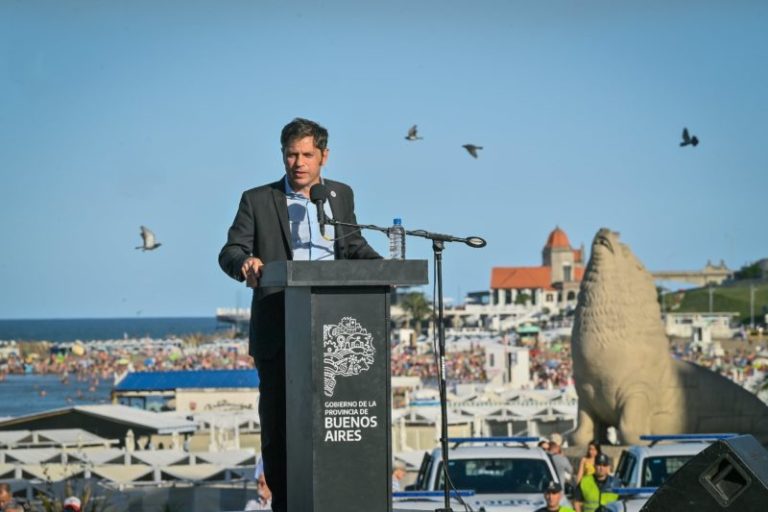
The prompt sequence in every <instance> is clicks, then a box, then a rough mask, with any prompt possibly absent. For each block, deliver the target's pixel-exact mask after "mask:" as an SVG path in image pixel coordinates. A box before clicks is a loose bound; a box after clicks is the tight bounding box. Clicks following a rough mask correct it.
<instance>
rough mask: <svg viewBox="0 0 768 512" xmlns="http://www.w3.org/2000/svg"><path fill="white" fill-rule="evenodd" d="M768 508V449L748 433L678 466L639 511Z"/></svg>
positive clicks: (714, 445) (724, 442)
mask: <svg viewBox="0 0 768 512" xmlns="http://www.w3.org/2000/svg"><path fill="white" fill-rule="evenodd" d="M683 510H691V511H695V512H709V511H717V512H721V511H722V510H732V511H739V512H746V511H753V510H754V511H764V510H768V451H766V449H765V448H763V447H762V446H761V445H760V443H758V442H757V439H755V438H754V437H752V436H749V435H747V436H738V437H733V438H731V439H725V440H722V441H717V442H716V443H714V444H712V445H711V446H709V447H707V448H706V449H705V450H704V451H702V452H701V453H699V454H698V455H696V456H695V457H694V458H692V459H691V460H689V461H688V462H687V463H686V464H685V465H684V466H683V467H681V468H680V469H678V470H677V471H676V472H675V473H674V474H673V475H672V476H671V477H669V480H667V481H666V482H664V485H662V486H661V487H659V488H658V489H657V490H656V492H655V493H654V494H653V496H651V497H650V499H649V500H648V501H647V502H646V503H645V505H644V506H643V508H642V509H641V510H640V512H675V511H683Z"/></svg>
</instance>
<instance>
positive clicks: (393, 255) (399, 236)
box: [387, 218, 405, 260]
mask: <svg viewBox="0 0 768 512" xmlns="http://www.w3.org/2000/svg"><path fill="white" fill-rule="evenodd" d="M387 236H388V237H389V259H391V260H404V259H405V228H403V221H402V220H401V219H399V218H397V219H395V220H393V221H392V227H391V228H389V230H388V231H387Z"/></svg>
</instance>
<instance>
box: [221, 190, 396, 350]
mask: <svg viewBox="0 0 768 512" xmlns="http://www.w3.org/2000/svg"><path fill="white" fill-rule="evenodd" d="M323 183H324V184H325V186H326V188H327V189H328V193H329V197H328V203H329V205H330V208H331V212H332V215H333V218H334V219H336V220H338V221H341V222H350V223H357V219H356V217H355V200H354V195H353V193H352V189H351V188H350V187H349V186H347V185H345V184H343V183H340V182H338V181H332V180H325V179H324V180H323ZM334 229H335V238H336V242H335V243H334V250H335V252H336V259H378V258H381V256H380V255H379V254H378V253H377V252H376V251H375V250H374V249H373V248H372V247H371V246H369V245H368V242H367V241H366V240H365V238H363V236H362V235H361V234H360V231H359V230H356V229H353V228H349V227H344V226H334ZM250 256H254V257H256V258H259V259H261V261H263V262H264V263H265V264H266V263H270V262H272V261H286V260H291V259H292V258H293V251H292V249H291V236H290V221H289V219H288V204H287V201H286V198H285V181H284V178H280V179H279V180H278V181H276V182H274V183H270V184H269V185H263V186H261V187H256V188H252V189H250V190H246V191H245V192H243V196H242V198H241V199H240V206H239V207H238V209H237V214H236V215H235V220H234V222H233V223H232V227H230V228H229V233H228V234H227V243H226V244H225V245H224V247H222V249H221V252H220V253H219V265H220V266H221V268H222V270H224V272H226V273H227V274H228V275H229V276H230V277H232V278H233V279H237V280H238V281H244V280H245V279H244V278H243V276H242V274H241V273H240V269H241V268H242V266H243V263H244V262H245V260H246V259H247V258H248V257H250ZM284 301H285V294H284V292H283V291H282V290H281V289H280V288H255V289H254V290H253V299H252V301H251V328H250V345H249V352H250V354H251V355H252V356H253V357H254V359H256V362H257V363H258V361H259V360H262V359H271V358H272V357H274V356H275V354H277V352H278V351H279V349H280V348H282V347H283V346H284V345H285V309H284Z"/></svg>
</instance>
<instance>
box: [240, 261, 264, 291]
mask: <svg viewBox="0 0 768 512" xmlns="http://www.w3.org/2000/svg"><path fill="white" fill-rule="evenodd" d="M263 266H264V262H262V261H261V260H260V259H259V258H254V257H253V256H251V257H250V258H248V259H247V260H245V263H243V266H242V267H241V268H240V272H242V274H243V277H244V278H245V284H246V285H247V286H248V288H257V287H258V286H259V277H261V267H263Z"/></svg>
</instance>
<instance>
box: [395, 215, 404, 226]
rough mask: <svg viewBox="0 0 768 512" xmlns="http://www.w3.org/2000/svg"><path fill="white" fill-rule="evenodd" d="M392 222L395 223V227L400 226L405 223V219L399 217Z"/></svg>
mask: <svg viewBox="0 0 768 512" xmlns="http://www.w3.org/2000/svg"><path fill="white" fill-rule="evenodd" d="M392 222H394V224H395V226H399V225H401V224H402V223H403V219H401V218H400V217H397V218H395V220H393V221H392Z"/></svg>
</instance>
